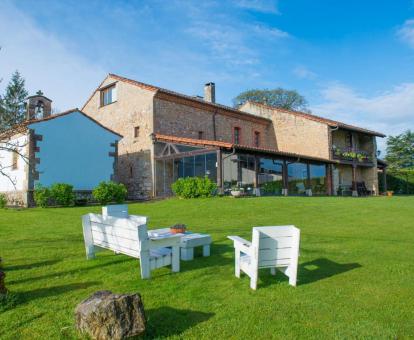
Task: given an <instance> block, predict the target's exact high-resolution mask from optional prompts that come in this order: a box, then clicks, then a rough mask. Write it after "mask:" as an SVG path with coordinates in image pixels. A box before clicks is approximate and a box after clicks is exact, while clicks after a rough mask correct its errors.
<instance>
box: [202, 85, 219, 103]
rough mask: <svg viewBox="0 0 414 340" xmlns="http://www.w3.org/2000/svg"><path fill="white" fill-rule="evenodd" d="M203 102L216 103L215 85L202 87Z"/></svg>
mask: <svg viewBox="0 0 414 340" xmlns="http://www.w3.org/2000/svg"><path fill="white" fill-rule="evenodd" d="M204 100H205V101H206V102H210V103H215V102H216V85H215V84H214V83H207V84H205V85H204Z"/></svg>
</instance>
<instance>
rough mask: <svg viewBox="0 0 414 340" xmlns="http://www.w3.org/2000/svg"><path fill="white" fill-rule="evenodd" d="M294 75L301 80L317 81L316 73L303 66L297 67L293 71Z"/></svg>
mask: <svg viewBox="0 0 414 340" xmlns="http://www.w3.org/2000/svg"><path fill="white" fill-rule="evenodd" d="M293 74H294V75H295V76H296V77H298V78H300V79H315V78H316V77H317V75H316V73H314V72H312V71H311V70H309V69H308V68H307V67H306V66H303V65H299V66H296V67H295V68H294V69H293Z"/></svg>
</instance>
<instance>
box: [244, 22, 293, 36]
mask: <svg viewBox="0 0 414 340" xmlns="http://www.w3.org/2000/svg"><path fill="white" fill-rule="evenodd" d="M252 28H253V31H254V32H255V33H257V34H258V35H259V36H261V37H263V38H277V39H280V38H288V37H289V36H290V35H289V33H287V32H285V31H282V30H280V29H278V28H275V27H267V26H263V25H254V26H253V27H252Z"/></svg>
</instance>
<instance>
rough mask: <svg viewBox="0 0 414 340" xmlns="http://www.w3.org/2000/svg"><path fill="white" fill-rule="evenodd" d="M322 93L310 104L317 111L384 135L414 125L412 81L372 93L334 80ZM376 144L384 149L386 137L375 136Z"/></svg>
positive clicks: (410, 127)
mask: <svg viewBox="0 0 414 340" xmlns="http://www.w3.org/2000/svg"><path fill="white" fill-rule="evenodd" d="M321 95H322V103H320V104H318V105H315V106H313V107H311V110H312V112H314V113H315V114H317V115H322V116H325V117H329V118H332V119H337V120H339V121H342V122H344V123H349V124H353V125H357V126H360V127H364V128H367V129H370V130H375V131H379V132H382V133H384V134H387V135H396V134H400V133H402V132H403V131H405V130H407V129H411V130H413V129H414V109H413V108H414V83H403V84H400V85H398V86H395V87H394V88H392V89H391V90H389V91H387V92H384V93H380V94H378V95H375V96H364V95H363V94H360V93H357V92H356V91H355V90H353V89H352V88H350V87H347V86H344V85H341V84H333V85H331V86H328V87H326V88H324V89H323V90H322V91H321ZM378 146H379V148H380V149H381V150H385V139H381V138H380V139H378Z"/></svg>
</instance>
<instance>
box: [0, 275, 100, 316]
mask: <svg viewBox="0 0 414 340" xmlns="http://www.w3.org/2000/svg"><path fill="white" fill-rule="evenodd" d="M99 284H101V282H99V281H92V282H82V283H71V284H67V285H60V286H53V287H47V288H38V289H33V290H29V291H26V292H8V293H7V300H6V301H4V303H2V306H0V307H2V308H0V310H1V311H2V312H4V311H6V310H9V309H12V308H14V307H17V306H19V305H22V304H25V303H28V302H31V301H33V300H36V299H41V298H48V297H51V296H57V295H61V294H65V293H68V292H71V291H74V290H79V289H86V288H89V287H91V286H96V285H99ZM1 302H2V301H1Z"/></svg>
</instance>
